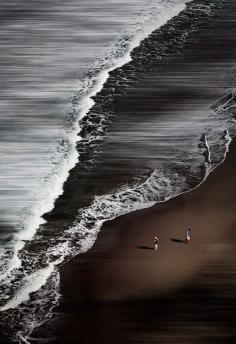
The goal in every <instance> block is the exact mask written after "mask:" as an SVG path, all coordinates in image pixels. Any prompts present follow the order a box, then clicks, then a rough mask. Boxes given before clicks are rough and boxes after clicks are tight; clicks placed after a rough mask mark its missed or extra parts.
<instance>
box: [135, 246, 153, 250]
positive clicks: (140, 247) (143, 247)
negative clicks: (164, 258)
mask: <svg viewBox="0 0 236 344" xmlns="http://www.w3.org/2000/svg"><path fill="white" fill-rule="evenodd" d="M137 248H139V249H140V250H153V247H150V246H137Z"/></svg>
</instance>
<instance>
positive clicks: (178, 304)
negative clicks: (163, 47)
mask: <svg viewBox="0 0 236 344" xmlns="http://www.w3.org/2000/svg"><path fill="white" fill-rule="evenodd" d="M235 18H236V4H235V2H234V1H226V3H225V5H224V7H223V9H222V10H221V11H220V14H219V15H218V17H217V19H215V18H214V19H213V20H212V22H211V23H210V24H209V25H206V26H205V27H203V28H202V29H201V30H198V32H197V33H195V34H194V35H193V38H191V39H190V40H189V41H188V42H187V43H186V45H185V47H184V49H182V50H181V53H180V54H179V55H178V56H177V57H173V56H172V57H170V58H169V59H167V60H164V61H163V62H160V63H156V64H154V65H152V66H151V67H150V68H149V70H148V71H146V73H145V75H144V76H142V78H140V82H139V83H138V84H136V86H135V87H134V88H133V89H132V91H131V92H127V94H125V95H123V97H122V100H119V99H118V100H117V102H116V103H115V114H116V116H115V118H114V119H113V121H112V124H111V127H110V132H109V135H108V137H107V139H106V141H105V143H104V144H103V145H102V148H101V151H100V154H99V159H97V162H96V161H95V166H94V167H93V168H92V169H91V170H89V172H88V173H87V174H86V173H84V174H83V176H82V179H79V176H81V174H80V172H78V171H76V170H74V171H72V177H71V178H72V179H71V180H72V181H73V182H75V180H76V178H78V179H77V181H78V184H77V186H76V187H77V189H76V188H74V189H73V187H72V186H73V183H71V184H70V180H69V181H68V183H67V185H66V187H65V190H66V191H65V194H64V195H63V197H62V198H61V199H59V201H58V203H57V206H56V208H55V210H54V213H52V214H50V215H49V217H48V219H49V220H53V219H54V220H55V219H56V220H58V217H59V215H60V214H61V215H62V217H63V216H66V214H67V212H69V210H68V209H69V207H70V204H73V205H74V204H75V201H78V202H77V205H78V204H80V202H81V204H86V201H85V202H83V201H81V199H82V200H83V199H84V198H83V197H85V198H86V197H87V196H88V195H89V194H90V193H92V194H94V193H95V194H97V192H98V193H100V194H102V193H103V192H105V191H107V190H109V188H111V186H112V185H114V182H116V185H119V183H122V182H124V181H125V180H129V177H130V175H134V174H135V173H134V171H139V170H143V169H145V168H147V170H149V168H151V166H149V162H150V161H151V159H150V157H151V156H152V155H155V154H157V153H158V154H164V152H165V149H164V148H163V147H162V150H160V151H158V145H156V146H155V149H154V150H151V151H150V147H151V146H152V143H153V141H152V139H151V138H150V137H147V138H146V137H145V136H142V135H143V134H142V133H144V132H146V133H147V130H144V129H143V125H144V126H145V119H146V118H147V116H149V123H152V121H151V119H152V116H167V115H169V116H170V115H172V116H174V114H175V113H176V112H178V114H180V113H181V112H195V115H196V116H197V115H198V114H200V113H201V111H210V107H211V105H212V104H213V103H214V102H215V101H216V100H217V99H218V98H219V97H221V96H223V95H224V94H226V93H227V92H228V90H229V89H230V87H232V86H233V85H229V84H227V83H228V81H227V77H226V76H227V73H230V72H231V71H232V69H233V68H234V64H235V57H236V49H235V30H236V20H235ZM134 123H140V128H142V130H143V131H142V132H141V131H140V135H139V127H138V126H135V125H134ZM137 135H139V136H138V137H139V142H141V143H140V144H139V145H138V144H136V141H135V137H136V136H137ZM111 138H112V139H111ZM184 144H186V142H183V145H184ZM156 147H157V148H156ZM168 152H169V151H168ZM235 152H236V143H235V141H234V142H233V144H232V145H231V150H230V154H229V156H228V157H227V159H226V161H225V162H224V163H223V164H222V165H221V166H220V167H219V168H217V169H216V170H215V171H214V173H212V175H210V177H209V178H208V179H207V181H206V182H205V183H204V184H202V185H201V186H200V187H199V188H197V189H195V190H193V191H190V192H189V193H186V194H184V195H181V196H179V197H177V198H175V199H172V200H170V201H168V202H165V203H163V204H157V205H156V206H154V207H152V208H150V209H147V210H143V211H138V212H134V213H131V214H128V215H125V216H122V217H119V218H117V219H115V220H112V221H109V222H107V223H105V224H104V225H103V226H102V228H101V231H100V233H99V236H98V239H97V241H96V243H95V245H94V247H93V248H92V249H91V250H90V251H89V252H87V253H86V254H82V255H79V256H78V257H77V258H75V259H74V260H73V261H71V262H69V263H67V264H66V265H65V266H64V267H62V269H61V293H62V300H61V303H60V305H59V307H58V308H57V309H56V314H55V317H54V320H53V321H51V322H50V323H48V324H47V325H45V326H44V327H43V328H41V329H39V330H38V331H37V332H36V333H35V334H36V337H37V336H43V337H44V333H47V335H48V336H50V338H52V339H51V342H53V343H54V342H55V343H57V344H60V343H61V344H62V343H71V344H72V343H73V344H74V343H77V342H84V343H95V342H96V343H103V344H106V343H110V342H113V343H163V344H164V343H166V344H167V343H168V344H170V343H176V344H177V343H179V344H180V343H181V344H184V343H186V344H190V343H191V344H195V343H196V344H197V343H198V344H199V343H201V344H202V343H224V344H227V343H233V341H234V338H235V329H234V323H235V316H236V314H235V293H234V288H235V283H236V280H235V255H234V251H235V239H236V238H235V194H236V192H235V191H236V181H235V171H236V160H235ZM130 171H132V172H130ZM77 173H78V174H77ZM81 185H83V188H82V189H80V186H81ZM77 190H80V192H79V194H78V193H77ZM81 190H82V191H81ZM91 190H92V192H91ZM94 190H96V191H95V192H94ZM81 193H83V195H86V196H83V197H82V198H81V197H80V195H81ZM71 196H72V198H70V197H71ZM70 202H71V203H70ZM73 205H72V208H73ZM59 210H60V211H61V213H60V212H59ZM72 213H73V211H72ZM63 214H64V215H63ZM68 216H69V215H68ZM49 223H50V221H49ZM188 226H190V227H191V228H192V231H193V235H192V239H193V242H192V245H191V246H187V245H185V244H184V243H181V242H178V240H180V241H181V240H182V239H183V235H184V229H185V228H186V227H188ZM155 234H157V235H158V237H159V240H160V248H159V250H158V252H157V253H155V252H153V251H152V244H153V238H154V235H155Z"/></svg>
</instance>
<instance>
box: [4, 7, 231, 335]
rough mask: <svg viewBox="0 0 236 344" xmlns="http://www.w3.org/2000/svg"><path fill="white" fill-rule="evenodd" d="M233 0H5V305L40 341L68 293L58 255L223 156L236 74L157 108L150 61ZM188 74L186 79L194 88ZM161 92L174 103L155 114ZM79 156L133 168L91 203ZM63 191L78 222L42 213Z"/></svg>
mask: <svg viewBox="0 0 236 344" xmlns="http://www.w3.org/2000/svg"><path fill="white" fill-rule="evenodd" d="M187 3H189V5H188V8H187V10H186V4H187ZM221 5H223V1H214V2H213V1H203V0H202V1H193V2H190V1H180V0H176V1H169V0H162V1H161V0H160V1H146V2H145V1H142V2H141V1H140V2H139V1H137V2H136V3H135V6H134V5H133V4H132V1H126V2H122V1H103V2H100V3H99V2H98V1H96V3H95V2H93V1H84V2H83V1H82V2H81V1H79V2H78V1H75V0H74V1H71V2H69V3H68V2H67V3H66V5H65V4H64V3H62V2H60V1H56V2H55V1H52V3H50V2H43V1H41V2H40V3H38V7H37V8H36V7H35V6H32V4H31V2H27V1H26V2H24V6H22V4H21V3H20V2H19V3H17V2H13V3H9V4H8V5H5V6H3V13H5V16H4V18H8V20H7V19H6V20H5V21H3V25H4V30H3V31H2V33H1V35H2V40H3V41H4V40H5V37H6V35H7V36H8V37H9V38H8V41H7V42H5V45H4V47H5V50H4V51H5V55H3V56H4V57H2V61H3V62H2V65H1V66H2V70H3V72H2V74H1V77H2V78H4V77H5V81H3V82H4V85H5V87H4V89H3V91H2V92H3V93H4V94H3V95H2V99H3V104H2V107H1V112H2V114H3V116H2V119H1V121H2V123H3V125H2V126H1V127H2V128H3V129H4V130H3V133H2V134H1V140H2V142H3V144H2V145H1V156H0V157H1V159H2V160H1V169H2V171H1V187H2V193H1V196H0V197H1V209H0V210H1V214H2V215H1V220H2V222H1V237H2V241H1V242H2V245H1V275H0V279H1V285H0V290H1V308H0V311H1V315H2V320H1V323H2V324H3V326H6V327H7V326H8V327H9V328H10V331H11V335H10V336H11V338H12V341H14V340H16V341H19V342H31V334H32V331H33V330H34V329H35V328H37V327H38V326H42V325H43V322H44V321H46V320H48V319H50V317H51V316H52V315H53V312H52V311H53V308H54V307H55V305H57V303H58V300H59V298H60V291H59V286H60V283H59V282H60V275H59V271H58V266H59V265H60V264H61V263H62V262H63V261H65V260H66V259H70V258H71V257H73V256H74V255H76V254H79V253H81V252H85V251H87V250H88V249H89V248H90V247H91V246H92V245H93V243H94V241H95V240H96V236H97V233H98V231H99V230H100V228H101V226H102V223H103V222H104V221H107V220H110V219H112V218H115V217H117V216H120V215H122V214H125V213H127V212H130V211H133V210H137V209H140V208H145V207H149V206H151V205H153V204H154V203H156V202H162V201H166V200H167V199H169V198H171V197H174V196H176V195H178V194H180V193H182V192H186V191H188V190H189V189H191V188H193V187H196V186H197V185H199V183H201V182H202V181H204V180H205V179H206V177H207V176H208V175H209V173H210V172H211V171H212V170H214V168H216V167H217V166H218V165H219V164H220V163H221V162H222V161H223V160H224V159H225V155H226V153H227V151H228V147H229V144H230V141H231V136H232V135H233V134H232V133H233V127H234V113H233V112H231V111H229V104H230V105H232V104H231V103H233V104H234V102H233V99H234V94H233V93H231V90H230V87H228V88H227V92H228V93H229V94H230V95H231V97H230V98H226V99H223V100H222V101H221V102H220V103H219V104H217V105H215V106H213V107H210V105H211V103H210V101H212V100H213V99H215V100H217V99H218V97H219V96H220V95H222V92H225V90H224V89H223V87H221V86H217V87H214V85H215V82H216V80H214V79H212V80H208V81H207V87H206V89H205V90H203V91H202V93H201V92H200V86H199V90H198V92H199V93H197V94H196V96H195V97H196V99H198V98H199V97H200V98H201V99H204V101H202V106H199V107H198V109H197V110H193V111H189V107H188V106H187V105H188V104H187V103H185V104H184V106H186V109H185V108H184V106H182V105H181V92H180V93H179V95H178V94H177V95H176V94H175V97H177V98H178V97H179V99H180V107H179V108H178V110H176V104H175V107H172V106H171V93H170V94H169V97H168V99H166V101H165V104H164V106H163V99H162V104H161V103H160V104H159V103H158V102H157V104H155V107H154V108H153V109H152V108H151V106H150V105H149V103H148V94H152V92H155V86H150V87H149V86H148V85H150V78H151V79H152V81H153V75H154V74H153V70H152V69H153V68H156V65H157V63H158V62H160V61H161V60H163V61H165V60H168V59H171V58H173V56H174V57H175V58H176V56H178V53H179V52H181V48H182V47H183V46H184V44H185V42H187V41H188V39H191V37H192V36H193V37H194V33H195V32H197V31H198V30H199V29H200V27H201V26H202V25H204V24H206V23H208V22H210V21H211V20H214V19H213V16H214V15H215V13H216V12H217V11H220V6H221ZM170 20H172V21H170ZM166 24H167V26H166ZM3 32H5V35H4V34H3ZM189 37H190V38H189ZM143 40H144V41H143ZM141 42H142V43H141ZM175 62H176V63H177V61H175ZM208 67H209V66H204V67H202V68H201V69H200V70H202V73H204V71H205V69H207V68H208ZM163 69H164V66H163ZM161 70H162V69H160V73H159V74H158V76H157V79H158V82H160V80H161ZM155 75H156V74H155ZM170 75H171V76H172V79H173V80H172V81H173V82H174V81H175V80H177V79H179V78H180V76H179V75H178V73H177V71H176V70H174V69H172V70H170ZM175 75H176V78H175ZM165 80H166V79H164V78H163V83H162V87H163V89H164V87H165ZM189 83H190V80H187V79H186V80H185V81H184V89H183V90H182V92H183V93H185V94H186V92H187V89H188V87H189ZM197 83H198V81H197V80H196V84H197ZM153 85H155V83H154V82H153ZM134 87H136V88H137V89H138V90H139V91H140V90H142V92H143V90H146V93H147V94H146V96H147V98H145V101H142V104H143V105H142V104H141V103H138V101H137V106H136V107H135V106H134V105H133V106H132V108H129V96H130V94H131V96H132V97H133V95H132V89H133V88H134ZM212 89H214V92H213V91H212ZM73 91H74V93H73V94H72V92H73ZM204 91H208V94H210V95H209V101H208V99H206V98H207V97H205V98H204V97H203V93H204ZM173 92H174V90H173ZM212 93H213V94H212ZM172 96H173V95H172ZM137 98H138V97H137ZM191 99H192V97H191ZM229 99H230V100H229ZM230 102H231V103H230ZM122 103H123V106H121V105H119V104H122ZM124 104H125V105H124ZM206 104H207V105H208V106H206ZM142 106H145V107H147V108H148V111H147V112H148V116H149V117H148V120H147V117H146V116H147V115H146V114H143V111H141V110H143V109H142ZM158 106H159V107H158ZM160 106H162V107H163V114H162V115H161V116H158V118H157V116H156V110H155V109H156V108H158V109H160ZM232 106H233V105H232ZM124 108H125V109H126V111H124ZM139 112H140V116H137V114H138V113H139ZM167 112H168V114H169V115H168V116H166V113H167ZM66 115H67V116H66ZM122 120H123V122H122ZM127 143H128V145H127ZM76 146H77V149H76ZM137 157H138V158H137ZM104 162H105V163H104ZM76 163H78V164H77V166H76V167H74V166H75V165H76ZM108 165H109V166H110V167H109V168H108ZM111 166H113V167H112V168H111ZM131 167H132V168H131ZM72 168H74V169H73V171H72V173H70V175H69V171H70V169H72ZM75 169H76V171H83V172H84V171H85V172H86V173H87V174H88V173H90V172H87V171H90V169H91V170H92V171H93V169H97V173H98V174H104V176H105V178H107V176H108V175H109V173H110V174H114V171H115V174H119V175H120V176H121V177H122V175H125V176H126V175H128V176H129V178H128V183H127V178H124V179H122V178H121V177H119V178H120V179H119V183H113V182H110V181H114V179H112V178H109V183H111V185H109V187H107V190H106V192H103V190H104V189H100V190H98V193H96V189H95V188H91V190H92V191H91V190H90V191H89V193H88V194H89V196H90V199H89V202H87V203H88V204H87V206H86V207H80V204H79V203H78V202H77V198H75V196H74V194H76V195H78V194H79V192H81V191H80V190H79V189H80V186H81V183H82V182H83V180H84V179H83V178H81V180H79V182H77V180H76V179H75V178H74V177H73V176H74V175H75V174H74V171H75ZM130 170H131V172H130ZM107 171H108V172H107ZM110 171H112V173H111V172H110ZM78 173H80V172H78ZM81 173H82V172H81ZM79 176H80V175H79ZM76 178H77V179H78V177H76ZM66 180H67V182H66ZM91 181H92V179H89V178H88V179H87V183H88V184H89V183H90V182H91ZM124 181H126V182H125V183H124ZM64 182H66V183H65V184H64V185H63V183H64ZM109 183H108V184H109ZM68 185H69V187H68ZM71 185H72V189H73V192H70V189H71ZM68 190H69V191H68ZM83 192H84V193H85V191H83ZM73 193H74V194H73ZM61 194H63V195H62V196H61V198H59V201H58V202H57V203H56V206H55V214H58V213H59V212H61V213H63V214H66V210H65V207H68V198H70V199H71V200H70V208H73V209H75V211H76V214H77V213H78V214H77V215H76V217H75V218H73V221H71V223H70V225H69V226H67V227H66V228H64V227H63V226H61V225H59V226H54V227H52V226H51V227H50V225H49V227H47V224H45V226H43V224H44V223H45V219H44V218H42V215H44V214H45V213H48V212H49V211H51V210H52V209H53V207H54V202H55V200H56V199H57V198H58V196H59V195H61ZM63 197H64V198H63ZM77 197H78V196H77ZM86 201H87V200H86ZM67 215H68V214H67ZM46 218H47V217H46ZM57 218H58V217H57ZM48 222H49V223H50V216H49V221H48ZM39 226H40V227H39ZM9 338H10V337H9ZM9 340H10V339H9Z"/></svg>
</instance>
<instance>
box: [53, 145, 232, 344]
mask: <svg viewBox="0 0 236 344" xmlns="http://www.w3.org/2000/svg"><path fill="white" fill-rule="evenodd" d="M235 152H236V140H233V142H232V144H231V147H230V152H229V154H228V156H227V158H226V160H225V162H224V163H223V164H222V165H221V166H219V167H218V168H217V169H216V170H215V171H214V172H213V173H212V174H211V175H210V176H209V177H208V179H207V181H206V182H205V183H203V184H202V185H201V186H200V187H199V188H198V189H195V190H193V191H191V192H190V193H189V194H185V195H181V196H178V197H177V198H175V199H171V200H169V201H167V202H166V203H165V204H164V203H163V204H158V205H155V206H154V207H152V208H150V209H146V210H141V211H136V212H134V213H131V214H128V215H123V216H121V217H120V218H117V219H115V220H112V221H109V222H107V223H106V224H104V226H103V228H102V229H101V231H100V233H99V235H98V238H97V241H96V243H95V245H94V247H93V248H92V249H91V250H90V251H89V252H87V253H85V254H82V255H80V256H78V257H76V258H75V259H74V260H73V261H72V262H69V263H68V264H66V265H65V266H64V267H62V269H61V290H62V295H63V298H62V300H61V304H60V305H59V307H58V308H57V310H56V315H57V316H56V318H57V319H55V321H54V325H53V328H54V330H55V329H56V333H57V343H67V342H68V343H74V341H75V340H77V339H81V338H83V336H84V335H85V332H87V331H89V330H88V329H89V326H90V325H89V323H87V322H86V321H87V320H88V319H89V318H90V317H91V319H93V320H94V317H95V321H98V322H99V318H100V317H101V316H105V314H103V312H105V310H106V311H107V307H108V308H109V314H110V316H111V317H112V316H117V315H115V313H116V312H117V309H119V312H120V309H123V307H124V305H125V309H126V311H127V312H128V313H129V321H131V319H132V323H133V325H132V326H134V327H135V329H136V330H135V331H137V333H138V332H139V331H140V329H138V327H137V319H133V317H132V312H133V311H132V309H136V307H137V312H138V311H139V308H140V310H142V309H143V307H144V308H146V307H150V304H152V302H154V303H155V304H156V302H157V304H156V306H158V304H159V303H160V305H161V308H162V306H163V305H162V302H164V303H165V300H166V302H169V301H168V300H172V301H171V302H173V305H174V306H175V305H176V302H177V300H178V298H179V294H180V295H182V294H181V293H182V290H185V288H187V290H188V286H189V285H191V283H194V281H195V280H198V278H199V275H201V273H202V271H204V269H205V268H206V267H208V266H211V265H212V264H213V265H214V264H216V266H218V265H219V266H220V264H221V263H222V261H225V260H227V258H228V256H229V257H231V256H230V255H231V254H232V247H235V246H234V245H235V244H236V241H235V239H236V238H235V234H234V233H233V228H234V226H236V221H235V216H234V206H233V204H234V202H233V201H234V199H235V198H236V197H235V194H236V192H235V191H236V182H235V180H234V178H233V177H234V172H235V168H236V165H235V164H236V159H235ZM222 188H223V189H224V191H225V192H224V193H222ZM229 204H230V205H231V206H229ZM206 205H207V207H206ZM217 209H218V210H219V209H221V211H220V212H218V214H217V212H216V210H217ZM190 210H191V211H190ZM200 215H201V217H202V218H199V216H200ZM219 219H220V221H219ZM191 220H192V221H191ZM209 220H211V222H209ZM186 222H187V223H188V225H190V226H191V227H192V230H193V233H192V240H193V241H192V244H191V246H188V245H185V244H182V243H177V242H173V241H171V239H178V240H182V239H183V229H184V228H185V226H184V224H186ZM209 223H210V224H209ZM174 224H177V225H174ZM204 224H205V225H204ZM209 227H210V228H209ZM156 228H158V229H159V230H158V231H155V230H156ZM173 228H174V229H173ZM207 228H208V230H206V229H207ZM154 229H155V230H154ZM156 232H158V237H159V239H160V245H159V250H158V252H157V253H156V252H153V250H151V249H152V241H153V235H154V234H156ZM138 246H139V247H138ZM149 248H150V249H149ZM227 251H228V253H227ZM231 258H232V257H231ZM231 258H230V259H231ZM217 262H218V263H217ZM219 262H220V263H219ZM231 263H232V262H231ZM217 264H218V265H217ZM205 282H206V281H205ZM215 288H216V290H217V289H218V286H217V285H215ZM187 292H188V291H187ZM210 297H211V295H210ZM190 301H191V302H194V296H192V298H190ZM207 304H208V302H206V304H205V306H206V307H207ZM138 305H139V306H138ZM148 305H149V306H148ZM113 307H114V311H113V310H112V309H113ZM84 311H85V312H86V314H87V315H86V316H85V317H84V314H83V312H84ZM113 313H114V314H113ZM130 313H131V314H130ZM121 314H122V315H119V317H120V318H119V319H120V321H122V324H123V321H124V319H123V317H124V316H125V314H124V313H123V311H122V313H121ZM140 316H141V314H140ZM137 318H138V315H137ZM86 319H87V320H86ZM122 319H123V320H122ZM80 322H81V324H83V325H81V324H80ZM58 323H59V324H60V323H63V328H59V327H58ZM68 326H69V329H70V330H69V331H68V330H67V328H68ZM77 326H78V328H79V330H80V331H81V332H80V331H77V330H76V329H77ZM83 326H85V328H83ZM122 326H123V325H122ZM46 327H47V325H46ZM95 327H96V329H97V325H95ZM144 328H145V326H144ZM71 330H72V331H71ZM49 333H50V331H49ZM108 333H109V336H110V335H111V333H110V330H109V329H108ZM125 333H126V336H127V338H128V337H129V336H130V335H133V331H131V330H130V331H128V332H127V331H125ZM89 338H90V336H89ZM86 342H88V343H90V340H87V341H86ZM91 342H92V341H91ZM98 342H99V343H100V342H101V343H103V342H106V339H104V333H103V334H102V335H101V338H98Z"/></svg>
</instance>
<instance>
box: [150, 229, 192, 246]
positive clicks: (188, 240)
mask: <svg viewBox="0 0 236 344" xmlns="http://www.w3.org/2000/svg"><path fill="white" fill-rule="evenodd" d="M158 241H159V239H158V237H157V236H155V237H154V251H157V250H158V248H159V246H158ZM184 242H185V243H186V244H188V245H190V244H191V228H188V229H186V231H185V239H184Z"/></svg>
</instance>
